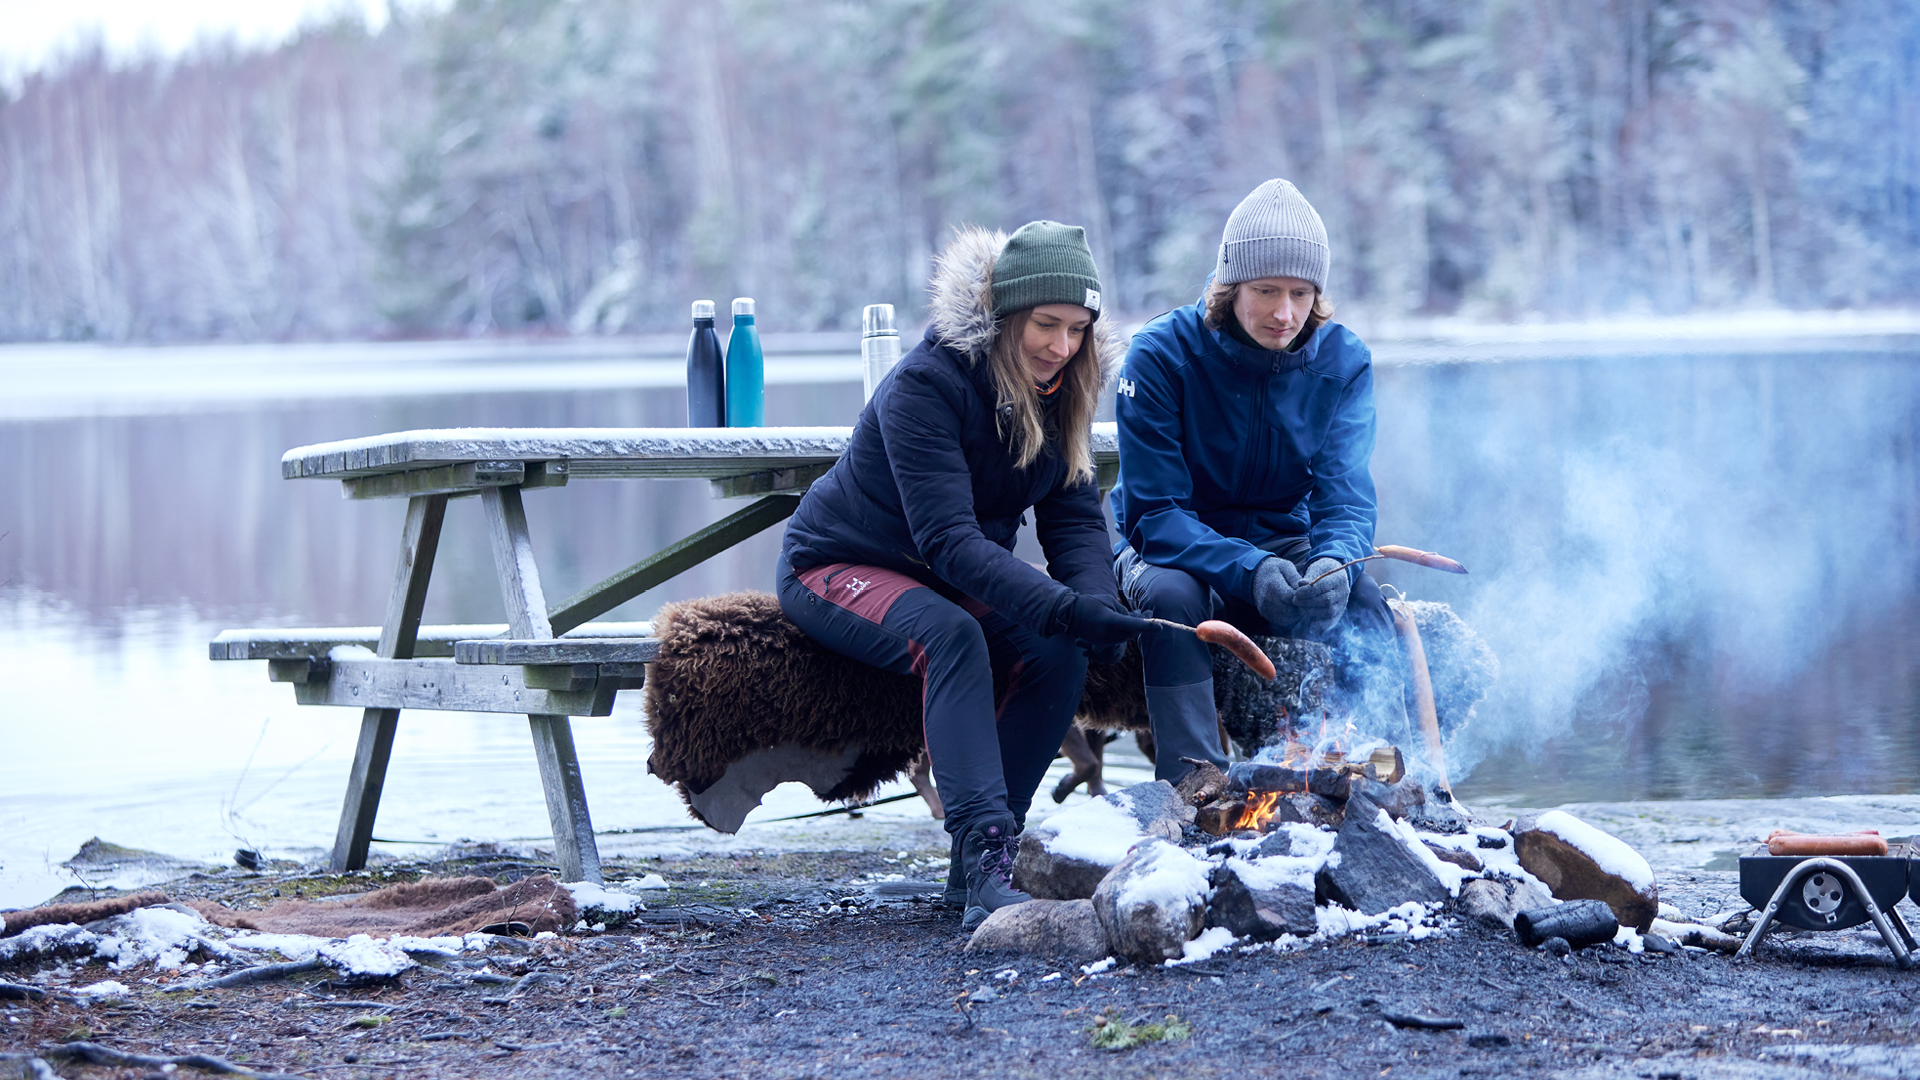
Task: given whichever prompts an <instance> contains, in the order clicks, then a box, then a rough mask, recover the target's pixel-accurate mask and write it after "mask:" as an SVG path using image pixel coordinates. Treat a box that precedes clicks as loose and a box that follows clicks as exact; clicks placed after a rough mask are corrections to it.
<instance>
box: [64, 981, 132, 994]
mask: <svg viewBox="0 0 1920 1080" xmlns="http://www.w3.org/2000/svg"><path fill="white" fill-rule="evenodd" d="M131 993H133V991H132V990H129V989H127V984H126V983H123V982H115V981H114V980H112V979H106V980H103V981H101V982H97V983H92V984H90V985H88V986H82V987H79V988H77V989H76V990H74V994H75V995H77V996H79V997H83V998H85V997H118V996H120V995H122V994H131Z"/></svg>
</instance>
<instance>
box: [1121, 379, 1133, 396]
mask: <svg viewBox="0 0 1920 1080" xmlns="http://www.w3.org/2000/svg"><path fill="white" fill-rule="evenodd" d="M1120 392H1121V393H1123V394H1125V395H1127V396H1128V397H1132V396H1133V380H1132V379H1121V380H1120Z"/></svg>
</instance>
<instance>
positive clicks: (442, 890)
mask: <svg viewBox="0 0 1920 1080" xmlns="http://www.w3.org/2000/svg"><path fill="white" fill-rule="evenodd" d="M188 906H190V907H192V908H193V909H194V910H195V911H198V912H199V913H200V915H201V917H203V918H205V919H206V920H207V921H208V922H210V923H213V924H214V925H216V926H230V927H234V928H236V929H240V930H259V931H261V932H263V933H269V934H311V935H313V936H315V937H328V938H343V937H349V936H351V935H353V934H368V935H370V936H372V937H393V936H395V935H412V936H415V937H439V936H442V935H457V934H467V933H472V932H474V931H477V930H485V931H488V932H490V933H495V934H509V933H511V934H537V933H539V932H541V931H543V930H553V931H560V930H564V929H566V928H568V927H570V926H572V925H573V924H574V923H576V922H578V921H579V919H580V912H579V909H578V908H577V907H576V906H575V905H574V902H573V894H572V893H571V892H568V891H567V890H566V889H565V888H564V887H563V886H561V885H560V883H559V882H557V881H555V880H553V878H551V877H549V876H547V875H546V874H540V875H537V876H534V877H530V878H526V879H524V880H521V881H516V882H514V883H513V884H511V885H508V886H505V887H504V888H503V887H501V886H499V885H495V884H494V883H493V880H492V879H490V878H483V877H461V878H428V879H426V880H425V881H418V882H415V883H413V884H411V885H389V886H387V887H386V888H384V889H379V890H376V891H374V892H370V893H362V894H361V895H359V896H348V897H344V898H341V899H338V900H282V901H280V902H279V903H277V904H275V905H273V906H272V907H270V908H267V909H266V910H264V911H235V910H233V909H232V908H229V907H226V906H225V905H222V904H216V903H214V902H212V901H210V900H191V901H188Z"/></svg>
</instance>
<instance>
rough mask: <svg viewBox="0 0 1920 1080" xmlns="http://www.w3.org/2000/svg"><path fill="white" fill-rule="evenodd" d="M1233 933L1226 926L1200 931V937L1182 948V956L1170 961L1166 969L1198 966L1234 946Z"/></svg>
mask: <svg viewBox="0 0 1920 1080" xmlns="http://www.w3.org/2000/svg"><path fill="white" fill-rule="evenodd" d="M1233 941H1234V938H1233V931H1231V930H1229V929H1227V928H1226V927H1224V926H1211V927H1208V928H1207V929H1205V930H1202V931H1200V936H1199V937H1197V938H1194V939H1193V940H1192V941H1189V942H1187V943H1186V944H1185V945H1182V946H1180V955H1179V956H1178V957H1175V958H1174V959H1172V960H1168V961H1167V962H1166V964H1165V966H1166V967H1179V966H1180V965H1181V964H1197V963H1199V962H1200V961H1202V960H1205V959H1207V958H1208V957H1210V956H1212V955H1213V954H1214V953H1217V952H1219V951H1220V950H1221V949H1224V948H1226V947H1227V946H1229V945H1231V944H1233Z"/></svg>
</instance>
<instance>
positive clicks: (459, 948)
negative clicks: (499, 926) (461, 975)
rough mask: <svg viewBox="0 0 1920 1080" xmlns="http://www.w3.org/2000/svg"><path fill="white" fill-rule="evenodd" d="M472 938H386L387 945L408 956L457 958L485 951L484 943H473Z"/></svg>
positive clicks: (402, 936) (470, 936) (405, 936)
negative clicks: (469, 953) (463, 954)
mask: <svg viewBox="0 0 1920 1080" xmlns="http://www.w3.org/2000/svg"><path fill="white" fill-rule="evenodd" d="M473 937H474V935H472V934H469V935H467V936H466V937H464V938H459V937H451V936H448V937H410V936H407V935H404V934H403V935H400V936H398V937H390V938H388V939H387V944H389V945H391V946H393V947H394V948H396V949H399V950H400V951H401V952H403V953H406V954H407V955H409V956H419V955H426V956H459V955H460V954H461V953H463V952H469V951H476V952H483V951H485V950H486V947H487V946H486V943H485V942H474V941H472V940H471V939H472V938H473Z"/></svg>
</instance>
